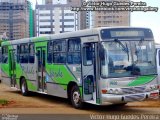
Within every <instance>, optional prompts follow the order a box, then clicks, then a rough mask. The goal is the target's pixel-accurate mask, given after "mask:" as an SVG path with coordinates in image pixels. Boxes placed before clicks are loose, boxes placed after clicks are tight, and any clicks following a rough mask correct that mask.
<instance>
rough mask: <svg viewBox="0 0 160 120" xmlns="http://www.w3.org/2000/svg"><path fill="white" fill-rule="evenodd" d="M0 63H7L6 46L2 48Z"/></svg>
mask: <svg viewBox="0 0 160 120" xmlns="http://www.w3.org/2000/svg"><path fill="white" fill-rule="evenodd" d="M2 63H8V46H3V47H2Z"/></svg>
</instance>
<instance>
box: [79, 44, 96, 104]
mask: <svg viewBox="0 0 160 120" xmlns="http://www.w3.org/2000/svg"><path fill="white" fill-rule="evenodd" d="M82 49H83V66H82V71H83V72H82V74H83V75H82V76H83V99H84V100H85V101H88V102H93V103H98V98H99V94H98V93H99V92H98V85H97V84H98V80H97V77H98V75H97V73H98V70H97V69H98V67H97V65H98V64H97V51H98V50H97V49H98V46H97V43H84V44H83V48H82Z"/></svg>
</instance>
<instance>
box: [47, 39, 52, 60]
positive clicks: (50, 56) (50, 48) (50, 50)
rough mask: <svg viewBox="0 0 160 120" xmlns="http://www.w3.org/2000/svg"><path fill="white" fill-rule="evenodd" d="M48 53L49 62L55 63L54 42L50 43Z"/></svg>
mask: <svg viewBox="0 0 160 120" xmlns="http://www.w3.org/2000/svg"><path fill="white" fill-rule="evenodd" d="M47 49H48V52H47V62H48V63H52V62H53V42H52V41H49V42H48V48H47Z"/></svg>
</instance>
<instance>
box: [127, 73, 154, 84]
mask: <svg viewBox="0 0 160 120" xmlns="http://www.w3.org/2000/svg"><path fill="white" fill-rule="evenodd" d="M155 78H156V75H150V76H140V77H138V78H137V79H135V80H133V81H131V82H130V83H129V84H128V85H127V86H137V85H142V84H146V83H149V82H151V81H152V80H154V79H155Z"/></svg>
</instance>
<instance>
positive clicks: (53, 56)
mask: <svg viewBox="0 0 160 120" xmlns="http://www.w3.org/2000/svg"><path fill="white" fill-rule="evenodd" d="M1 69H2V81H3V83H5V84H7V85H9V86H11V87H14V88H17V89H20V90H21V93H22V95H24V96H27V95H28V93H29V92H38V93H42V94H48V95H53V96H58V97H62V98H68V100H69V101H70V102H71V104H72V105H73V106H74V107H75V108H82V107H83V105H84V103H90V104H95V105H108V104H119V105H125V104H126V103H128V102H134V101H143V100H146V99H157V98H158V97H159V88H160V87H159V84H158V77H157V66H156V50H155V45H154V38H153V34H152V31H151V30H150V29H149V28H138V27H100V28H93V29H86V30H80V31H74V32H66V33H60V34H54V35H48V36H41V37H33V38H24V39H19V40H12V41H4V42H2V64H1Z"/></svg>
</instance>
